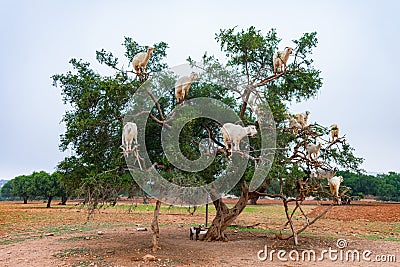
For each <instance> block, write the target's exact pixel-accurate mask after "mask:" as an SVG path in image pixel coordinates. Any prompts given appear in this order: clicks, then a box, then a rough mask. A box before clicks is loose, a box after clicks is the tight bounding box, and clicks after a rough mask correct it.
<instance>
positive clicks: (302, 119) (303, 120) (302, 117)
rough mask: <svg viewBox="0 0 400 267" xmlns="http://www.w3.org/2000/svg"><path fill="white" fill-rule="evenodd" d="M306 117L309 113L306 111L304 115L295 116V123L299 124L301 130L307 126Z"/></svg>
mask: <svg viewBox="0 0 400 267" xmlns="http://www.w3.org/2000/svg"><path fill="white" fill-rule="evenodd" d="M308 115H310V111H306V112H304V113H300V114H296V115H295V117H296V120H297V122H298V123H300V125H301V127H302V128H304V127H305V126H307V121H308Z"/></svg>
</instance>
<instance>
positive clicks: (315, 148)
mask: <svg viewBox="0 0 400 267" xmlns="http://www.w3.org/2000/svg"><path fill="white" fill-rule="evenodd" d="M321 146H322V144H321V143H319V144H318V145H314V144H307V145H306V150H307V155H308V158H309V159H310V160H313V159H314V160H316V159H317V158H318V153H319V150H320V149H321ZM312 156H314V158H313V157H312Z"/></svg>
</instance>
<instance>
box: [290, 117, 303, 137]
mask: <svg viewBox="0 0 400 267" xmlns="http://www.w3.org/2000/svg"><path fill="white" fill-rule="evenodd" d="M287 118H288V119H289V129H290V130H291V131H292V132H293V133H295V134H297V133H298V132H299V129H301V128H303V127H302V126H301V124H300V123H298V121H297V120H296V119H295V118H294V117H293V116H292V115H288V116H287Z"/></svg>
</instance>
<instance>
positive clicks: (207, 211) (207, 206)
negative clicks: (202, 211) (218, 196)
mask: <svg viewBox="0 0 400 267" xmlns="http://www.w3.org/2000/svg"><path fill="white" fill-rule="evenodd" d="M206 227H208V203H207V204H206Z"/></svg>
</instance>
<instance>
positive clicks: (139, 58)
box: [132, 46, 154, 76]
mask: <svg viewBox="0 0 400 267" xmlns="http://www.w3.org/2000/svg"><path fill="white" fill-rule="evenodd" d="M153 52H154V47H151V46H149V47H148V48H147V52H140V53H137V54H136V55H135V56H134V57H133V60H132V64H133V69H134V70H135V72H136V75H138V76H142V75H146V66H147V63H148V62H149V59H150V56H151V55H152V54H153Z"/></svg>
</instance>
